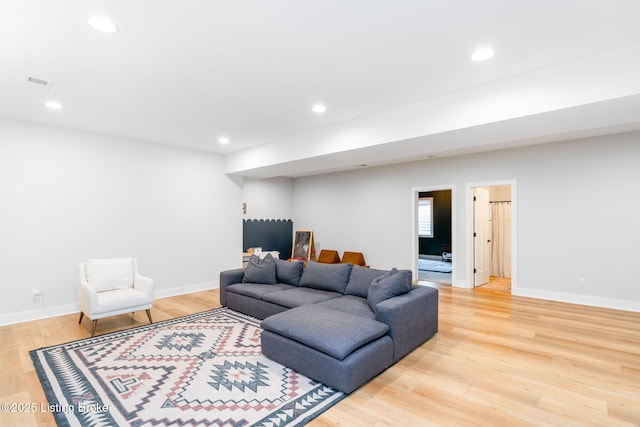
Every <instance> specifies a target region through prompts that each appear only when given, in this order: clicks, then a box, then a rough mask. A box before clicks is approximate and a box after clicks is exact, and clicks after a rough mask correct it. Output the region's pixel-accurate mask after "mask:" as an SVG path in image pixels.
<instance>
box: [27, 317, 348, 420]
mask: <svg viewBox="0 0 640 427" xmlns="http://www.w3.org/2000/svg"><path fill="white" fill-rule="evenodd" d="M261 332H262V330H261V329H260V326H259V320H257V319H255V318H252V317H250V316H246V315H244V314H241V313H238V312H235V311H233V310H230V309H227V308H219V309H214V310H209V311H206V312H202V313H196V314H193V315H189V316H185V317H181V318H177V319H171V320H165V321H161V322H158V323H155V324H152V325H145V326H140V327H137V328H132V329H129V330H126V331H119V332H113V333H109V334H104V335H100V336H97V337H94V338H88V339H83V340H78V341H72V342H69V343H65V344H60V345H55V346H51V347H45V348H41V349H37V350H32V351H31V352H30V355H31V358H32V360H33V363H34V366H35V368H36V372H37V373H38V377H39V379H40V382H41V383H42V387H43V389H44V391H45V394H46V396H47V400H48V402H49V407H48V408H47V410H48V411H49V412H52V413H53V415H54V417H55V420H56V423H57V424H58V426H234V427H240V426H300V425H304V424H305V423H307V422H308V421H309V420H311V419H312V418H314V417H316V416H318V415H319V414H320V413H322V412H323V411H325V410H326V409H328V408H329V407H331V406H333V405H334V404H336V403H337V402H338V401H340V400H341V399H342V398H344V396H345V395H344V393H341V392H339V391H337V390H334V389H332V388H330V387H327V386H325V385H324V384H321V383H318V382H317V381H314V380H312V379H310V378H307V377H305V376H303V375H300V374H298V373H297V372H295V371H293V370H291V369H289V368H287V367H285V366H282V365H280V364H278V363H276V362H274V361H272V360H270V359H268V358H266V357H265V356H264V355H263V354H262V353H261V351H260V333H261Z"/></svg>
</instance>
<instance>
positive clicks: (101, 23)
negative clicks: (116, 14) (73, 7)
mask: <svg viewBox="0 0 640 427" xmlns="http://www.w3.org/2000/svg"><path fill="white" fill-rule="evenodd" d="M88 22H89V25H91V27H92V28H93V29H95V30H98V31H100V32H103V33H108V34H113V33H117V32H118V27H116V26H115V24H114V23H113V22H111V21H110V20H109V19H107V18H105V17H103V16H92V17H91V18H89V21H88Z"/></svg>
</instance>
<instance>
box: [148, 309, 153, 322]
mask: <svg viewBox="0 0 640 427" xmlns="http://www.w3.org/2000/svg"><path fill="white" fill-rule="evenodd" d="M147 317H148V318H149V323H153V320H151V310H150V309H147Z"/></svg>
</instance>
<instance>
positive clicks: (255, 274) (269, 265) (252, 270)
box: [242, 254, 278, 285]
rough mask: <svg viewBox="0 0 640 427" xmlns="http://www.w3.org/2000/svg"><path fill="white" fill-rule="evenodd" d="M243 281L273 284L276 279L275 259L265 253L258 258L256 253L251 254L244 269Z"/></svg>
mask: <svg viewBox="0 0 640 427" xmlns="http://www.w3.org/2000/svg"><path fill="white" fill-rule="evenodd" d="M242 282H243V283H264V284H267V285H275V284H276V283H278V282H277V281H276V260H275V259H274V258H273V257H272V256H271V254H267V255H266V256H265V257H264V258H262V259H260V257H259V256H257V255H251V258H249V263H248V264H247V268H246V269H245V270H244V277H242Z"/></svg>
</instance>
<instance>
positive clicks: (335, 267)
mask: <svg viewBox="0 0 640 427" xmlns="http://www.w3.org/2000/svg"><path fill="white" fill-rule="evenodd" d="M351 267H352V265H351V264H323V263H321V262H315V261H307V266H306V267H305V268H304V271H303V272H302V277H301V278H300V286H304V287H307V288H314V289H321V290H323V291H333V292H340V293H341V294H342V293H344V289H345V288H346V287H347V282H348V281H349V274H351Z"/></svg>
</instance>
